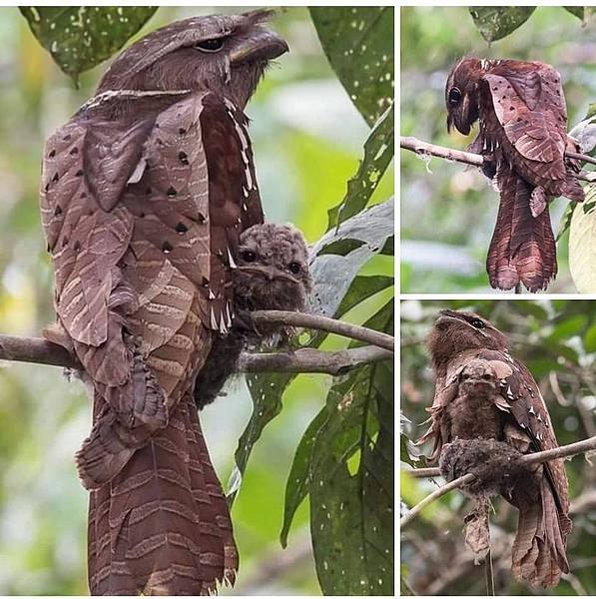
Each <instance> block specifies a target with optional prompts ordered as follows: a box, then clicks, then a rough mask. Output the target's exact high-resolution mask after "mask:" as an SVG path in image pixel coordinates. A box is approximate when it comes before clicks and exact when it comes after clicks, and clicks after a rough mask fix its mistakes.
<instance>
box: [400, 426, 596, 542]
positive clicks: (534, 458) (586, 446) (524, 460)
mask: <svg viewBox="0 0 596 599" xmlns="http://www.w3.org/2000/svg"><path fill="white" fill-rule="evenodd" d="M592 450H596V436H594V437H590V438H588V439H584V440H583V441H577V442H576V443H570V444H569V445H563V446H561V447H555V448H554V449H547V450H545V451H537V452H535V453H528V454H526V455H523V456H522V457H521V458H520V459H519V462H520V463H521V464H526V465H530V464H537V463H541V462H548V461H549V460H554V459H556V458H565V457H568V456H574V455H577V454H579V453H586V452H588V451H592ZM423 470H424V471H429V470H432V471H433V472H432V473H428V472H427V473H426V474H424V475H423V474H420V475H419V476H436V474H435V473H434V471H435V470H438V468H436V469H435V468H420V471H423ZM405 472H408V473H414V472H416V469H414V470H405ZM412 475H413V476H416V474H412ZM474 478H475V476H474V475H473V474H471V473H468V474H464V476H460V477H459V478H456V479H455V480H452V481H451V482H450V483H447V484H446V485H443V486H442V487H439V488H438V489H436V490H435V491H433V492H432V493H431V494H430V495H428V496H427V497H425V498H424V499H423V500H422V501H421V502H420V503H418V504H417V505H415V506H414V507H413V508H412V509H411V510H409V511H408V513H407V514H406V515H405V516H403V517H402V518H401V519H400V526H401V529H402V530H403V529H404V527H406V526H408V524H410V523H411V522H412V521H413V520H414V519H415V518H416V517H417V516H418V514H420V512H421V511H422V510H423V509H424V508H425V507H426V506H427V505H429V504H431V503H432V502H433V501H435V500H437V499H438V498H439V497H442V496H443V495H445V494H446V493H449V491H451V490H453V489H457V488H458V487H461V486H462V485H466V484H468V483H469V482H472V481H473V480H474Z"/></svg>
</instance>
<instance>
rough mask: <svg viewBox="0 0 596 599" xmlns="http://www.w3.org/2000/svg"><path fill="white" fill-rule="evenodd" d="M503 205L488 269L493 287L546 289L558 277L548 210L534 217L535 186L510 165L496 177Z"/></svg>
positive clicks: (504, 167)
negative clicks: (533, 194) (532, 202)
mask: <svg viewBox="0 0 596 599" xmlns="http://www.w3.org/2000/svg"><path fill="white" fill-rule="evenodd" d="M497 182H498V186H499V189H500V190H501V202H500V205H499V213H498V216H497V223H496V225H495V230H494V233H493V237H492V240H491V243H490V247H489V250H488V257H487V261H486V267H487V271H488V275H489V280H490V284H491V286H492V287H495V288H499V289H513V288H514V287H515V286H516V285H518V284H519V283H522V284H523V285H524V286H525V287H527V288H528V289H529V290H530V291H539V290H540V289H544V288H546V286H547V284H548V282H549V281H550V280H551V279H552V278H553V277H554V276H555V275H556V274H557V260H556V248H555V239H554V236H553V231H552V228H551V224H550V216H549V213H548V209H545V210H543V211H542V212H541V213H540V214H538V216H536V217H534V216H532V210H531V204H530V200H531V194H532V186H531V185H529V184H528V183H527V182H526V181H525V180H524V179H522V178H521V177H520V176H518V175H517V174H516V173H515V171H513V170H512V169H511V168H510V167H509V166H508V165H505V164H503V165H501V167H500V168H499V172H498V173H497Z"/></svg>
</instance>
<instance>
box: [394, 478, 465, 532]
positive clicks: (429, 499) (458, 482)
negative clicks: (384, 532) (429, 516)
mask: <svg viewBox="0 0 596 599" xmlns="http://www.w3.org/2000/svg"><path fill="white" fill-rule="evenodd" d="M475 478H476V477H475V476H474V475H473V474H472V473H471V472H469V473H468V474H464V475H463V476H460V477H459V478H456V479H454V480H452V481H451V482H450V483H447V484H445V485H443V486H442V487H439V488H438V489H435V490H434V491H433V492H432V493H431V494H430V495H427V496H426V497H425V498H424V499H423V500H422V501H421V502H420V503H417V504H416V505H415V506H414V507H413V508H412V509H411V510H409V511H408V513H407V514H406V515H405V516H402V517H401V519H400V521H399V526H400V529H401V530H403V529H404V528H405V527H406V526H408V524H410V523H411V522H412V521H413V520H414V519H415V518H416V516H418V514H419V513H420V512H421V511H422V510H423V509H424V508H425V507H426V506H427V505H430V504H431V503H433V501H436V500H437V499H439V497H443V495H445V494H447V493H449V491H451V490H453V489H457V488H458V487H461V486H462V485H467V484H468V483H471V482H472V481H473V480H474V479H475Z"/></svg>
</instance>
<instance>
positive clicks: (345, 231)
mask: <svg viewBox="0 0 596 599" xmlns="http://www.w3.org/2000/svg"><path fill="white" fill-rule="evenodd" d="M393 209H394V207H393V200H390V201H387V202H384V203H383V204H378V205H376V206H373V207H372V208H370V209H368V210H366V211H364V212H361V213H360V214H358V215H356V216H355V217H353V218H351V219H349V220H347V221H345V222H344V223H342V224H341V225H340V227H339V228H338V229H337V230H333V231H329V232H327V233H326V234H325V235H324V236H323V237H322V238H321V239H320V240H319V241H318V242H317V243H316V244H315V246H314V247H313V248H312V250H311V256H312V258H311V265H310V270H311V273H312V278H313V283H314V286H313V292H312V296H311V297H312V299H311V310H310V311H311V312H312V313H313V314H319V315H322V316H331V317H334V318H340V317H341V316H342V315H343V314H345V313H346V312H347V311H348V310H350V309H351V308H352V307H354V306H355V305H357V304H358V303H360V302H361V301H363V300H365V299H367V298H368V297H371V296H372V295H374V294H376V293H378V292H379V291H382V290H383V289H386V288H387V287H388V286H389V285H390V284H391V283H392V280H391V279H390V278H389V277H359V276H358V272H359V271H360V269H361V268H362V267H363V266H364V265H365V264H366V263H367V262H368V261H369V260H370V259H371V258H372V257H373V256H375V255H377V254H379V253H380V252H382V251H383V248H384V247H385V246H386V244H387V241H388V239H389V238H390V237H391V236H392V235H393ZM348 239H349V240H356V241H359V242H361V243H359V244H358V245H357V247H356V249H353V250H352V251H350V252H348V253H347V254H346V255H342V254H335V253H326V252H325V249H326V248H328V247H329V246H331V245H333V244H337V242H338V241H341V240H348ZM335 247H337V245H336V246H335ZM326 336H327V335H326V334H325V333H319V334H315V335H313V336H312V337H311V338H310V339H309V340H308V342H307V343H306V344H305V345H303V347H311V348H316V347H318V346H319V345H320V344H321V343H322V342H323V341H324V340H325V338H326ZM296 376H297V375H295V374H287V373H278V372H273V373H263V374H258V375H251V376H249V377H247V383H248V388H249V390H250V393H251V397H252V401H253V411H252V414H251V416H250V419H249V421H248V424H247V426H246V428H245V429H244V431H243V433H242V435H241V436H240V439H239V440H238V448H237V449H236V454H235V460H236V467H235V468H234V471H233V473H232V477H231V481H230V483H229V485H228V487H229V488H228V493H229V495H230V499H231V500H233V498H234V496H235V493H236V491H237V490H238V487H239V485H240V483H241V481H242V476H243V474H244V471H245V469H246V465H247V463H248V460H249V457H250V454H251V453H252V450H253V447H254V444H255V443H256V442H257V441H258V440H259V438H260V436H261V434H262V432H263V430H264V429H265V427H266V426H267V425H268V424H269V423H270V422H271V421H272V420H273V419H274V418H275V417H276V416H277V415H278V414H279V413H280V412H281V409H282V397H283V394H284V392H285V390H286V389H287V388H288V386H289V384H290V383H291V382H292V381H293V380H294V378H295V377H296Z"/></svg>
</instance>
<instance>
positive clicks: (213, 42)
mask: <svg viewBox="0 0 596 599" xmlns="http://www.w3.org/2000/svg"><path fill="white" fill-rule="evenodd" d="M223 45H224V40H223V38H222V37H215V38H213V39H210V40H203V41H201V42H198V43H196V44H195V48H196V49H197V50H201V52H219V51H220V50H221V49H222V48H223Z"/></svg>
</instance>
